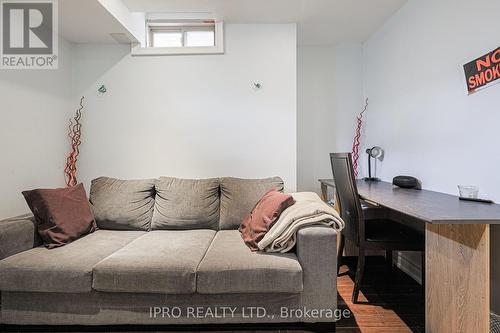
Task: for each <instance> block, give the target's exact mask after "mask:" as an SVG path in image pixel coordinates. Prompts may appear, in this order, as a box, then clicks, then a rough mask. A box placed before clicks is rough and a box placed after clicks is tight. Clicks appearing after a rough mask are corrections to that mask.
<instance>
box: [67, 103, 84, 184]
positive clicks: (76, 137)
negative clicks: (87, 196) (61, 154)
mask: <svg viewBox="0 0 500 333" xmlns="http://www.w3.org/2000/svg"><path fill="white" fill-rule="evenodd" d="M84 98H85V96H82V98H81V99H80V107H79V108H78V110H76V114H75V116H74V117H73V118H70V119H69V126H68V129H69V131H68V137H69V140H70V143H71V152H70V153H69V155H68V157H67V158H66V166H65V168H64V175H65V179H66V185H67V186H68V187H73V186H76V185H77V184H78V181H77V179H76V171H77V169H76V162H77V161H78V155H80V145H81V143H82V141H81V136H82V124H81V123H80V120H81V118H82V110H83V100H84Z"/></svg>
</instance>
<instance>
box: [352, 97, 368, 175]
mask: <svg viewBox="0 0 500 333" xmlns="http://www.w3.org/2000/svg"><path fill="white" fill-rule="evenodd" d="M367 108H368V98H367V99H366V101H365V107H364V108H363V111H361V112H360V113H359V115H358V118H357V120H358V125H357V126H356V134H355V135H354V142H353V144H352V164H353V168H354V176H356V177H357V176H358V160H359V144H360V138H361V127H362V126H363V113H365V111H366V109H367Z"/></svg>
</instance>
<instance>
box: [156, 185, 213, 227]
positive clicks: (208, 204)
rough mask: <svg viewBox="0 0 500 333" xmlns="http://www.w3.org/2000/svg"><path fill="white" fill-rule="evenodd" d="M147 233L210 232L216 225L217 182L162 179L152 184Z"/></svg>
mask: <svg viewBox="0 0 500 333" xmlns="http://www.w3.org/2000/svg"><path fill="white" fill-rule="evenodd" d="M155 187H156V199H155V209H154V213H153V223H152V225H151V229H153V230H166V229H177V230H180V229H184V230H185V229H214V230H217V227H218V224H219V209H220V208H219V206H220V204H219V202H220V200H219V179H217V178H213V179H179V178H171V177H162V178H160V179H158V180H157V181H156V185H155Z"/></svg>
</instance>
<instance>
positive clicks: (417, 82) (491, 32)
mask: <svg viewBox="0 0 500 333" xmlns="http://www.w3.org/2000/svg"><path fill="white" fill-rule="evenodd" d="M499 12H500V1H498V0H479V1H469V0H441V1H433V0H409V2H408V3H407V4H406V5H405V6H404V7H403V8H402V9H401V10H400V11H399V12H398V13H397V14H396V15H394V16H393V17H392V18H391V19H390V20H389V21H388V22H387V23H386V24H385V25H384V26H383V28H382V29H381V30H380V31H378V32H377V33H376V34H375V35H374V36H372V38H370V40H369V41H368V42H367V43H366V45H365V50H364V63H365V74H364V78H365V94H366V96H367V97H369V98H370V101H371V104H370V108H369V110H368V113H367V122H366V131H367V132H366V134H367V141H366V143H367V145H375V144H377V145H381V146H382V147H384V148H385V149H386V157H385V160H384V162H383V163H381V164H379V166H380V168H379V173H378V176H380V177H382V178H383V179H384V180H391V179H392V177H394V176H396V175H399V174H408V175H413V176H416V177H417V178H419V179H421V180H422V182H423V187H424V188H427V189H432V190H437V191H442V192H448V193H452V194H457V187H456V186H457V184H474V185H477V186H479V187H480V196H481V197H485V198H490V199H493V200H495V201H497V202H500V187H499V186H498V185H499V184H500V173H499V172H498V169H499V166H500V154H499V153H498V152H497V145H498V124H499V123H500V108H499V101H500V85H496V86H493V87H491V88H489V89H486V90H483V91H481V92H478V93H476V94H474V95H471V96H467V93H466V91H467V89H466V84H465V77H464V73H463V68H462V65H463V64H465V63H466V62H469V61H471V60H473V59H475V58H477V57H479V56H481V55H483V54H485V53H487V52H488V51H491V50H493V49H495V48H497V47H498V46H499V41H500V39H499V37H498V32H499V31H500V20H498V13H499ZM494 233H495V234H498V232H494ZM492 244H493V248H492V251H493V252H494V253H496V254H498V253H499V251H500V238H499V237H498V236H496V238H495V237H494V238H493V241H492ZM492 259H493V260H492V261H493V262H494V264H497V263H496V262H495V256H492ZM492 272H496V273H494V274H497V276H496V277H495V276H494V275H493V276H492V277H493V280H494V281H498V280H499V279H500V272H499V270H498V267H496V266H494V267H493V269H492ZM492 287H493V288H494V287H495V285H494V284H492ZM493 292H494V293H495V292H496V294H497V296H498V297H492V299H495V298H496V299H500V295H498V294H499V292H498V290H497V291H495V290H493ZM495 307H496V309H497V310H496V311H497V312H498V311H499V310H500V304H497V305H496V306H493V308H495Z"/></svg>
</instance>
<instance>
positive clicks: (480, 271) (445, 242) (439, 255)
mask: <svg viewBox="0 0 500 333" xmlns="http://www.w3.org/2000/svg"><path fill="white" fill-rule="evenodd" d="M357 186H358V192H359V195H360V196H361V197H362V198H363V199H365V200H369V201H372V202H374V203H376V204H379V205H381V206H384V207H386V208H388V209H389V210H392V211H395V212H397V213H398V214H400V215H406V216H408V217H411V218H412V219H418V220H420V221H422V222H425V243H426V244H425V251H426V255H425V258H426V259H425V260H426V286H425V303H426V304H425V309H426V310H425V315H426V316H425V331H426V332H429V333H435V332H446V333H449V332H464V333H470V332H474V333H476V332H477V333H483V332H484V333H486V332H489V312H490V311H489V308H490V281H489V279H490V257H489V255H490V226H489V225H490V224H500V205H496V204H483V203H472V202H465V201H460V200H458V197H456V196H452V195H448V194H444V193H438V192H433V191H425V190H421V191H420V190H406V189H401V188H393V186H392V184H390V183H386V182H365V181H364V180H359V181H357Z"/></svg>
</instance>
